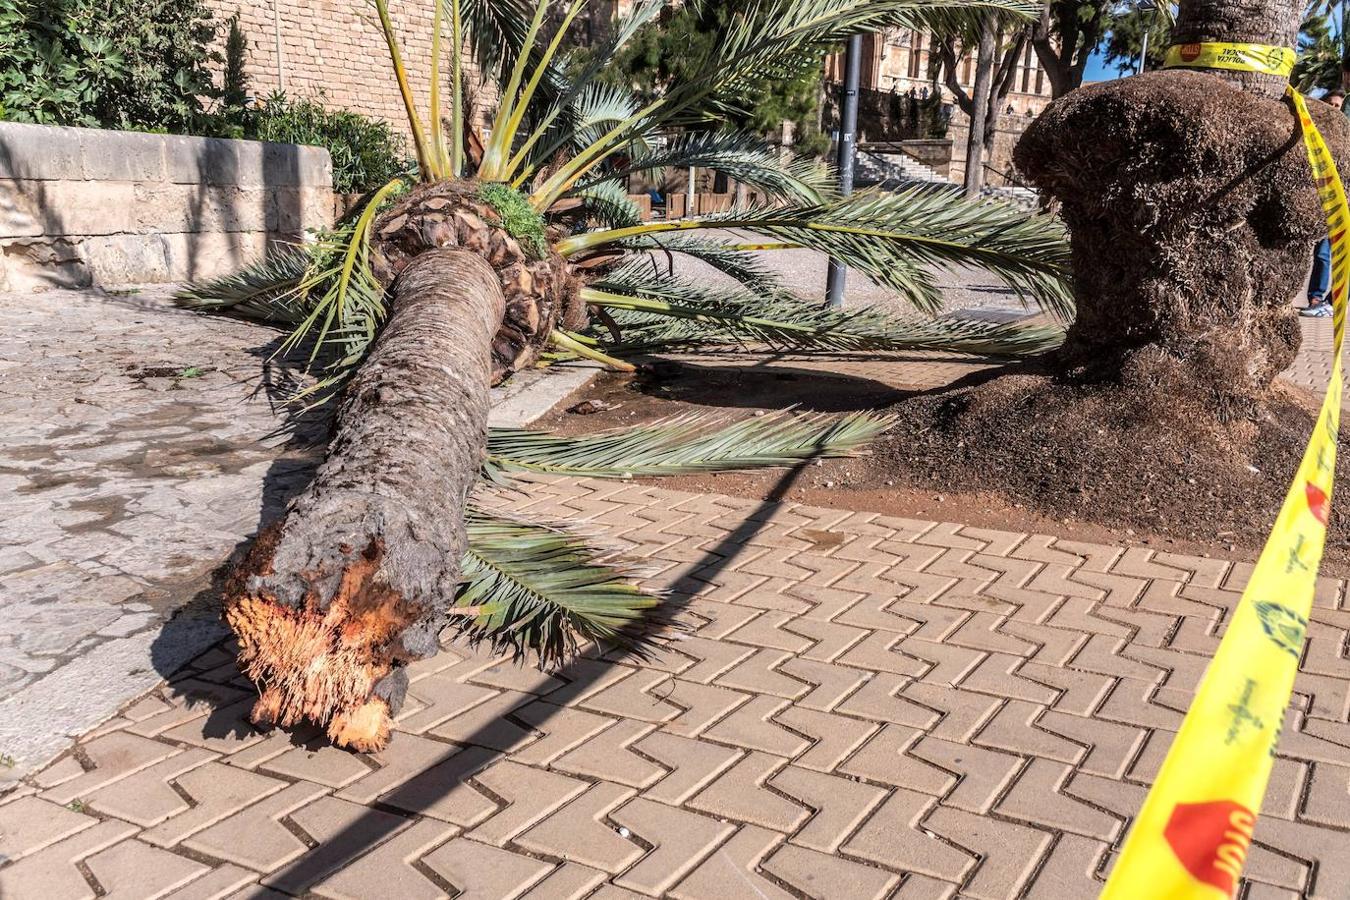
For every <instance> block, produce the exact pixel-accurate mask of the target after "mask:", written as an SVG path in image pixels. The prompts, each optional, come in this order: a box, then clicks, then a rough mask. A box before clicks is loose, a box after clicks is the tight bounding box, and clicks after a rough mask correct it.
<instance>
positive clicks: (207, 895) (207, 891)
mask: <svg viewBox="0 0 1350 900" xmlns="http://www.w3.org/2000/svg"><path fill="white" fill-rule="evenodd" d="M257 877H258V874H257V873H256V872H250V871H249V870H247V869H241V868H239V867H238V866H235V865H231V864H229V863H226V864H225V865H223V866H221V867H220V868H218V869H211V870H210V871H208V872H207V873H206V874H205V875H203V876H202V877H200V878H197V879H194V880H193V881H190V882H188V883H187V884H186V885H184V886H183V887H181V888H179V889H178V890H176V891H174V892H173V893H171V894H166V895H165V896H164V897H162V898H161V900H220V898H222V897H225V896H230V897H233V896H237V894H236V893H235V892H236V891H239V890H240V889H241V888H243V887H244V886H245V885H247V884H249V883H250V882H252V881H253V880H254V879H255V878H257ZM258 890H264V891H265V890H270V889H269V888H259V889H258Z"/></svg>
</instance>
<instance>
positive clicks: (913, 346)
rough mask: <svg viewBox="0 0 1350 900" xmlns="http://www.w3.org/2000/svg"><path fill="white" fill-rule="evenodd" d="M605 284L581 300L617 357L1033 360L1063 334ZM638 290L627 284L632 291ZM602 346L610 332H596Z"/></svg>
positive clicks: (732, 293) (696, 288)
mask: <svg viewBox="0 0 1350 900" xmlns="http://www.w3.org/2000/svg"><path fill="white" fill-rule="evenodd" d="M609 286H610V285H609V282H608V280H601V281H598V282H596V284H595V285H594V286H593V287H591V288H586V289H583V291H582V297H583V298H584V299H585V300H587V301H588V302H590V303H593V304H595V305H598V306H601V307H604V308H605V309H607V310H608V311H609V312H610V315H611V316H612V317H613V318H614V320H615V323H616V324H617V325H618V326H619V330H620V332H621V334H622V339H621V341H619V342H617V343H609V344H607V346H606V351H607V352H610V353H616V354H619V355H630V354H633V353H651V352H655V351H659V350H671V349H690V348H693V347H709V346H729V345H735V346H740V347H743V348H746V349H752V348H751V347H749V346H747V345H754V344H759V345H763V346H764V347H765V348H766V349H769V350H773V351H775V352H780V351H788V350H791V351H797V352H806V351H814V352H848V351H873V352H877V351H884V352H900V351H913V350H941V351H946V352H950V353H968V354H974V355H979V356H1030V355H1035V354H1039V353H1044V352H1046V351H1048V350H1051V349H1054V348H1055V347H1057V346H1059V344H1060V343H1062V341H1063V338H1064V332H1063V331H1062V330H1061V329H1059V328H1055V327H1050V326H1025V325H1016V324H999V323H991V322H981V321H976V320H971V319H962V318H957V317H943V318H939V319H902V318H898V317H896V316H893V315H889V314H887V313H885V312H883V311H881V310H876V309H871V308H863V309H859V310H836V309H829V308H827V307H823V306H821V305H820V304H819V303H815V302H811V301H807V300H803V299H802V298H800V297H798V296H796V295H794V294H790V293H786V292H783V293H780V294H772V295H762V294H753V293H750V292H746V291H738V290H735V289H731V290H726V289H720V288H712V287H705V286H702V285H696V284H693V283H691V282H688V281H685V280H684V279H681V278H678V277H658V278H650V277H649V278H648V279H647V280H646V282H645V284H642V285H640V286H636V287H637V295H636V296H623V295H619V294H614V293H609V292H607V290H606V289H607V288H608V287H609ZM631 287H634V286H633V285H630V288H631ZM595 335H596V337H597V339H599V340H600V341H601V342H602V343H605V339H606V338H607V337H608V332H605V331H600V330H597V331H596V332H595Z"/></svg>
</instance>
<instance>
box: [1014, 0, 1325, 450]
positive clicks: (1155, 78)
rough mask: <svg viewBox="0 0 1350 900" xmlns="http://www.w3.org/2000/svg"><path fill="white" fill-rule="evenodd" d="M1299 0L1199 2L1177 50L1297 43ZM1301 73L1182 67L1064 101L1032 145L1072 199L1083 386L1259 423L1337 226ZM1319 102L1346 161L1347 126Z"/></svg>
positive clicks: (1073, 351)
mask: <svg viewBox="0 0 1350 900" xmlns="http://www.w3.org/2000/svg"><path fill="white" fill-rule="evenodd" d="M1302 11H1303V4H1302V2H1301V0H1187V2H1183V3H1182V4H1181V8H1180V12H1179V16H1178V21H1177V26H1176V30H1175V32H1174V43H1189V42H1200V41H1226V42H1243V43H1256V44H1270V45H1275V46H1279V47H1292V46H1293V45H1294V41H1295V38H1296V35H1297V33H1298V29H1299V23H1300V20H1301V14H1302ZM1284 84H1285V80H1284V79H1283V78H1280V77H1278V76H1271V75H1260V74H1253V73H1240V72H1207V71H1206V72H1202V71H1193V70H1183V69H1176V70H1167V71H1161V72H1153V73H1149V74H1146V75H1142V76H1139V77H1135V78H1126V79H1122V80H1119V81H1114V82H1109V83H1105V84H1101V85H1095V86H1092V87H1088V88H1083V89H1081V90H1079V91H1075V92H1073V93H1071V94H1069V95H1067V96H1065V97H1063V98H1061V99H1059V100H1057V101H1055V102H1054V103H1053V104H1052V105H1051V106H1050V108H1049V109H1048V110H1047V111H1046V112H1045V114H1043V115H1042V116H1041V117H1040V119H1038V120H1037V121H1036V122H1035V123H1034V124H1033V125H1032V127H1031V128H1030V129H1028V131H1027V133H1026V134H1025V136H1024V137H1023V139H1022V141H1021V143H1020V144H1019V146H1018V148H1017V153H1016V161H1017V165H1018V168H1019V169H1020V170H1021V171H1022V172H1024V173H1026V174H1027V176H1028V177H1029V178H1030V179H1031V180H1032V181H1033V182H1035V183H1036V184H1037V185H1038V186H1039V187H1041V188H1042V189H1043V190H1045V191H1046V192H1047V193H1049V194H1051V195H1053V196H1054V197H1055V198H1056V199H1058V200H1059V201H1060V202H1061V204H1062V207H1061V208H1062V215H1063V217H1064V219H1065V221H1066V222H1067V223H1068V225H1069V227H1070V229H1071V231H1072V239H1073V254H1074V275H1075V280H1076V295H1077V301H1078V319H1077V321H1076V322H1075V323H1074V325H1073V327H1072V329H1071V330H1070V333H1069V336H1068V340H1067V341H1066V343H1065V346H1064V348H1063V350H1062V352H1061V353H1060V355H1059V357H1058V364H1059V367H1060V370H1061V371H1062V372H1063V373H1064V374H1066V375H1068V376H1070V377H1072V378H1074V379H1077V380H1081V381H1088V382H1095V381H1103V382H1110V383H1114V384H1123V385H1126V386H1127V387H1133V388H1137V389H1138V390H1139V391H1140V392H1143V391H1148V390H1153V391H1157V392H1158V393H1159V394H1160V396H1159V398H1158V402H1160V403H1161V402H1167V401H1166V399H1165V397H1163V396H1162V394H1164V393H1165V394H1166V395H1167V396H1170V397H1172V398H1174V400H1175V401H1176V402H1184V403H1185V404H1187V405H1189V406H1191V407H1192V408H1193V410H1194V412H1195V414H1196V415H1198V416H1200V417H1201V418H1205V419H1208V420H1210V421H1214V422H1217V423H1222V424H1227V423H1241V422H1244V421H1246V422H1250V421H1253V420H1254V419H1255V418H1256V417H1257V416H1258V414H1259V412H1260V410H1261V408H1262V404H1263V401H1264V400H1265V398H1266V397H1267V394H1268V392H1269V390H1270V387H1271V384H1272V382H1273V380H1274V378H1275V376H1276V375H1277V374H1278V373H1279V372H1280V371H1282V370H1283V369H1285V368H1286V367H1287V366H1288V365H1289V363H1290V362H1292V360H1293V358H1294V355H1295V353H1296V352H1297V349H1298V343H1299V328H1298V323H1297V319H1296V316H1295V311H1294V309H1293V308H1292V306H1291V305H1290V299H1291V298H1292V297H1293V296H1294V294H1295V293H1296V291H1297V290H1298V289H1299V287H1300V285H1301V284H1302V283H1303V279H1304V278H1305V277H1306V273H1307V271H1308V265H1309V261H1310V259H1311V247H1312V243H1313V242H1314V241H1315V240H1316V239H1317V238H1319V237H1320V236H1321V235H1322V234H1323V233H1325V230H1326V223H1325V221H1324V220H1323V219H1322V214H1321V209H1320V205H1319V204H1318V202H1317V198H1316V194H1315V191H1314V189H1313V185H1312V179H1311V178H1310V176H1309V170H1308V163H1307V158H1306V153H1305V152H1304V150H1303V147H1302V144H1301V140H1300V137H1299V131H1298V123H1297V120H1296V118H1295V117H1294V116H1293V114H1292V112H1291V111H1290V109H1289V107H1288V105H1287V103H1286V102H1284V101H1283V100H1282V99H1281V95H1282V94H1283V92H1284ZM1313 106H1314V107H1318V108H1317V109H1315V110H1314V117H1315V118H1317V120H1318V122H1319V125H1320V126H1321V128H1322V131H1323V133H1324V134H1325V135H1326V137H1327V140H1328V142H1329V143H1330V144H1331V146H1332V149H1333V152H1335V153H1337V155H1338V156H1340V157H1343V156H1344V153H1343V151H1344V148H1345V147H1346V146H1347V128H1346V124H1345V120H1344V119H1343V118H1342V117H1340V116H1338V115H1334V114H1333V111H1332V110H1331V109H1330V108H1329V107H1326V106H1322V105H1321V104H1313Z"/></svg>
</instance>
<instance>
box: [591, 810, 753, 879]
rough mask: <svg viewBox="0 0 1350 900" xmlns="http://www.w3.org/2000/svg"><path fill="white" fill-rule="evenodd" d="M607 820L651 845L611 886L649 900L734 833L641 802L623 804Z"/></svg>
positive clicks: (720, 825) (681, 812) (722, 826)
mask: <svg viewBox="0 0 1350 900" xmlns="http://www.w3.org/2000/svg"><path fill="white" fill-rule="evenodd" d="M610 818H611V819H613V820H614V821H615V822H617V823H619V825H620V826H622V827H625V828H628V829H630V830H631V832H632V833H633V834H634V835H636V836H637V837H638V838H640V839H642V840H644V841H646V842H647V843H650V844H652V845H653V847H652V850H651V852H650V853H648V854H647V855H646V856H645V857H644V858H643V859H642V860H641V861H640V862H638V864H637V865H635V866H633V867H632V868H631V869H629V870H628V871H626V872H624V873H623V874H622V875H620V876H619V877H618V878H616V879H614V883H615V884H617V885H621V886H623V887H626V888H631V889H632V890H635V891H640V892H642V893H644V894H650V895H651V896H653V897H659V896H661V895H662V894H663V893H665V891H666V890H667V889H668V888H670V887H671V886H672V885H674V884H675V882H677V881H679V880H680V879H681V878H683V877H684V875H685V874H686V873H687V872H689V871H690V870H691V869H693V868H694V866H696V865H698V864H699V862H701V861H702V860H703V858H704V857H705V856H707V855H708V854H709V853H711V852H712V851H713V849H714V848H715V847H716V846H717V845H718V844H720V843H721V842H722V841H723V840H725V839H726V838H727V836H728V835H730V834H731V833H732V832H733V831H735V830H736V829H735V826H732V825H729V824H727V823H725V822H719V821H717V820H716V819H711V818H708V817H707V816H701V815H697V814H695V813H692V812H688V811H687V810H682V809H676V808H675V807H673V806H666V805H665V804H662V803H654V802H652V801H651V800H646V799H643V798H638V799H635V800H630V801H629V802H627V803H625V804H624V805H623V806H621V807H620V808H619V809H617V810H615V811H614V812H613V813H612V814H611V815H610Z"/></svg>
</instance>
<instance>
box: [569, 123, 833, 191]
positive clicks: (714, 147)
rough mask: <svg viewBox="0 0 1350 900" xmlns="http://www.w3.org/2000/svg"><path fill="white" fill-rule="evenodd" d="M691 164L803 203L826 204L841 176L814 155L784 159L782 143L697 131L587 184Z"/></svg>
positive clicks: (728, 132) (731, 134)
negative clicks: (769, 142) (812, 156)
mask: <svg viewBox="0 0 1350 900" xmlns="http://www.w3.org/2000/svg"><path fill="white" fill-rule="evenodd" d="M689 166H699V167H702V168H707V169H713V170H714V171H718V172H722V173H724V174H725V175H727V176H728V177H729V178H734V179H735V180H737V181H739V182H742V183H743V184H747V185H749V186H751V187H754V188H758V189H759V190H761V191H763V192H764V193H765V194H767V195H768V196H770V197H774V198H781V199H784V200H792V201H797V202H802V203H821V202H823V201H824V200H825V199H826V198H827V197H830V196H831V195H833V193H834V189H835V185H836V178H837V176H836V175H835V173H834V172H832V171H831V170H830V169H829V167H827V166H823V165H820V164H819V163H817V162H816V161H815V160H810V159H797V158H788V159H786V160H785V159H783V158H782V156H781V154H780V151H779V150H778V148H776V147H774V146H772V145H770V144H768V143H767V142H765V141H763V140H761V139H760V138H758V137H756V136H755V135H753V134H746V133H744V132H739V131H703V132H697V131H695V132H686V133H684V134H681V135H678V136H676V137H673V138H670V139H669V140H667V141H666V145H665V146H664V147H662V148H659V149H655V150H652V151H649V152H647V153H644V154H640V155H638V156H636V157H634V158H633V160H632V161H631V162H630V163H629V164H627V165H625V166H623V167H621V168H616V169H614V170H612V171H608V172H603V173H600V174H597V175H594V176H592V177H590V178H589V179H586V180H584V181H583V182H582V183H583V184H595V183H598V182H605V181H617V180H620V179H624V178H627V177H628V176H629V175H632V174H635V173H638V172H648V171H651V170H654V169H664V168H667V167H675V168H681V169H683V168H688V167H689Z"/></svg>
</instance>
